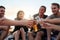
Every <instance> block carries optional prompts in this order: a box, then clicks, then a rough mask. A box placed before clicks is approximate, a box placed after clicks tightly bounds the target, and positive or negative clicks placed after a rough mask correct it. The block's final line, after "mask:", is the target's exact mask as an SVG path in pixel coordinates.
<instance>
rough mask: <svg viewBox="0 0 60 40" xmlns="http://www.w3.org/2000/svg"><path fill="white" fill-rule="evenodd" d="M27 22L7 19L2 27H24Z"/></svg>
mask: <svg viewBox="0 0 60 40" xmlns="http://www.w3.org/2000/svg"><path fill="white" fill-rule="evenodd" d="M24 24H25V22H24V21H23V20H21V21H13V20H8V19H5V20H3V21H2V25H4V26H15V25H16V26H17V25H24Z"/></svg>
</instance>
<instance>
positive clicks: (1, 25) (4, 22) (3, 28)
mask: <svg viewBox="0 0 60 40" xmlns="http://www.w3.org/2000/svg"><path fill="white" fill-rule="evenodd" d="M4 15H5V7H4V6H0V34H1V35H0V40H4V38H5V37H6V36H7V34H8V30H9V26H15V25H16V26H17V25H26V26H30V27H31V26H32V23H33V21H32V20H20V21H13V20H9V19H6V18H5V17H4Z"/></svg>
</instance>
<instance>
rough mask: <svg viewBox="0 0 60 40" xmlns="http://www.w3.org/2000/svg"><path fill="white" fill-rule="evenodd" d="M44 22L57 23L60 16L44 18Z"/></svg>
mask: <svg viewBox="0 0 60 40" xmlns="http://www.w3.org/2000/svg"><path fill="white" fill-rule="evenodd" d="M44 22H47V23H52V24H59V23H60V18H54V19H48V18H46V19H45V20H44Z"/></svg>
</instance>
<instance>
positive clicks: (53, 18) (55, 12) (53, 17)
mask: <svg viewBox="0 0 60 40" xmlns="http://www.w3.org/2000/svg"><path fill="white" fill-rule="evenodd" d="M51 10H52V13H53V14H52V15H51V16H49V17H47V18H46V20H45V22H47V23H52V24H56V25H60V21H59V19H60V12H59V4H58V3H52V5H51ZM57 19H58V20H57ZM48 33H49V32H48ZM57 35H58V31H55V32H54V31H53V36H54V37H56V36H57ZM53 39H55V38H53ZM48 40H49V39H48Z"/></svg>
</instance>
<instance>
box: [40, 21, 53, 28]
mask: <svg viewBox="0 0 60 40" xmlns="http://www.w3.org/2000/svg"><path fill="white" fill-rule="evenodd" d="M41 26H42V27H44V28H46V29H53V27H52V24H49V23H45V22H43V23H42V25H41Z"/></svg>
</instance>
